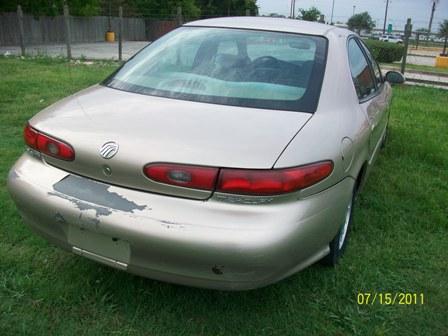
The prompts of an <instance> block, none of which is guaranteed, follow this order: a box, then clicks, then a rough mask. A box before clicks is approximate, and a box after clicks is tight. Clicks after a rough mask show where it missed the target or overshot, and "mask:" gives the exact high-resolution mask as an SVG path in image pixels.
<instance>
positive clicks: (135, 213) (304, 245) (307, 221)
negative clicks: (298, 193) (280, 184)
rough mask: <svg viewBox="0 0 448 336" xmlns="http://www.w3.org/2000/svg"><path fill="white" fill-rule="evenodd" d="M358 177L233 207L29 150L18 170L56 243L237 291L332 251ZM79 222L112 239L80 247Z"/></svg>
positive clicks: (40, 223)
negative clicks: (309, 192) (146, 187)
mask: <svg viewBox="0 0 448 336" xmlns="http://www.w3.org/2000/svg"><path fill="white" fill-rule="evenodd" d="M353 184H354V181H353V180H352V179H350V178H347V179H345V180H343V181H342V182H340V183H338V184H336V185H335V186H333V187H331V188H329V189H327V190H325V191H323V192H321V193H319V194H316V195H313V196H310V197H307V198H305V199H301V200H295V201H288V202H284V203H277V204H257V205H254V204H230V203H225V202H222V201H220V200H219V199H215V198H213V197H212V198H211V199H209V200H208V201H201V200H189V199H182V198H176V197H169V196H162V195H156V194H151V193H148V192H142V191H137V190H131V189H127V188H121V187H116V186H111V185H107V184H104V183H101V182H96V181H93V180H90V179H88V178H85V177H80V176H76V175H72V174H69V173H67V172H66V171H63V170H61V169H58V168H55V167H53V166H50V165H48V164H46V163H45V162H43V161H42V160H40V159H39V158H35V157H33V156H31V155H30V154H28V153H25V154H23V156H22V157H21V158H20V159H19V160H18V161H17V163H16V164H15V166H14V167H13V168H12V169H11V173H10V174H9V177H8V189H9V191H10V193H11V196H12V198H13V199H14V201H15V203H16V205H17V207H18V209H19V211H20V213H21V214H22V216H23V219H24V222H25V223H26V224H27V225H29V226H30V227H31V228H32V229H33V230H34V231H36V232H37V233H39V234H40V235H41V236H43V237H44V238H46V239H47V240H49V241H50V242H52V243H54V244H57V245H58V246H60V247H62V248H64V249H67V250H69V251H73V250H75V251H79V250H82V251H85V252H84V253H81V252H82V251H81V252H80V253H77V254H81V255H83V256H86V257H90V258H91V259H94V260H95V261H98V262H103V263H105V264H107V265H110V266H113V267H117V268H119V269H126V270H127V271H128V272H131V273H135V274H139V275H142V276H145V277H149V278H153V279H158V280H162V281H167V282H174V283H179V284H184V285H190V286H198V287H207V288H214V289H227V290H243V289H252V288H257V287H262V286H265V285H268V284H271V283H274V282H276V281H279V280H281V279H283V278H285V277H287V276H289V275H291V274H293V273H295V272H297V271H299V270H300V269H302V268H304V267H306V266H308V265H310V264H312V263H313V262H315V261H317V260H318V259H320V258H321V257H323V256H324V255H325V254H326V253H328V242H329V241H330V240H331V239H332V238H333V237H334V236H335V235H336V233H337V231H338V227H339V223H342V222H343V218H344V215H345V204H346V202H347V200H348V199H349V197H351V190H352V188H353ZM86 190H88V192H86ZM70 228H77V229H80V230H84V231H85V232H86V234H89V233H92V235H99V236H101V237H104V239H105V240H102V239H103V238H101V239H98V244H97V245H95V244H94V243H92V244H91V245H89V246H90V247H89V248H90V250H88V249H85V248H83V247H80V246H74V245H73V241H70V239H69V232H70V230H71V229H70ZM108 240H110V241H111V242H112V243H109V242H108ZM117 241H122V242H125V243H126V244H128V246H129V257H128V260H127V261H128V263H123V261H120V260H117V259H119V257H116V258H114V256H113V252H111V251H113V250H114V248H113V246H114V245H113V244H114V242H117ZM81 244H82V243H81ZM109 244H110V246H109ZM94 250H95V251H94ZM104 254H106V255H104ZM107 254H108V255H107ZM106 261H107V262H106ZM124 265H126V267H124Z"/></svg>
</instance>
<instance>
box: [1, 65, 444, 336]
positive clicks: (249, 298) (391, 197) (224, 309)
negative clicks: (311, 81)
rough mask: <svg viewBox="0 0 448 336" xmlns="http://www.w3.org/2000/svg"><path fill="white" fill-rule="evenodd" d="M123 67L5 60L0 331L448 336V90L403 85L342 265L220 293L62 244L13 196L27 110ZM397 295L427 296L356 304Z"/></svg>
mask: <svg viewBox="0 0 448 336" xmlns="http://www.w3.org/2000/svg"><path fill="white" fill-rule="evenodd" d="M115 67H116V65H113V64H108V63H106V64H94V65H75V64H69V63H66V62H64V61H54V60H53V61H50V60H45V59H42V60H29V59H25V60H20V59H5V58H0V78H1V80H0V148H1V152H0V153H1V161H0V179H1V185H0V335H22V334H23V335H25V334H26V335H28V334H30V335H31V334H32V335H80V334H88V335H104V334H113V335H176V336H180V335H239V334H242V335H282V336H283V335H313V334H315V335H434V336H435V335H447V334H448V318H447V312H448V261H447V260H448V258H447V257H448V219H447V216H448V210H447V209H448V204H447V201H448V172H447V169H448V131H447V125H448V108H447V107H448V91H444V90H437V89H431V88H424V87H415V86H403V87H396V88H395V89H394V100H393V105H392V109H391V119H390V137H389V140H388V144H387V147H386V148H385V150H384V151H383V152H382V153H381V155H380V157H379V159H378V161H377V162H376V165H375V167H374V169H373V171H372V174H371V175H370V177H369V180H368V182H367V185H366V187H365V189H364V192H363V194H362V195H361V197H360V199H359V201H358V203H357V206H356V209H355V227H354V231H353V232H352V236H351V241H350V245H349V247H348V249H347V251H346V255H345V258H344V259H343V260H342V262H341V264H340V265H339V266H338V267H337V268H336V269H335V270H332V269H329V268H325V267H323V266H320V265H314V266H312V267H310V268H308V269H306V270H304V271H302V272H301V273H299V274H296V275H294V276H292V277H290V278H288V279H286V280H284V281H282V282H280V283H278V284H275V285H271V286H269V287H266V288H263V289H260V290H255V291H249V292H218V291H210V290H202V289H195V288H188V287H182V286H176V285H171V284H166V283H161V282H156V281H152V280H149V279H144V278H140V277H137V276H133V275H130V274H127V273H124V272H120V271H116V270H114V269H111V268H108V267H106V266H101V265H99V264H96V263H94V262H91V261H89V260H87V259H83V258H81V257H78V256H75V255H72V254H70V253H67V252H64V251H61V250H59V249H58V248H55V247H52V246H50V245H49V244H48V243H47V242H46V241H44V240H43V239H41V238H40V237H38V236H36V235H34V234H33V233H31V231H30V230H29V229H28V228H27V227H25V226H24V225H23V224H22V221H21V219H20V216H19V214H18V213H17V211H16V209H15V207H14V205H13V202H12V201H11V200H10V198H9V196H8V193H7V191H6V188H5V179H6V176H7V173H8V169H9V168H10V166H11V165H12V164H13V162H14V161H15V160H16V159H17V158H18V157H19V155H20V154H21V153H22V152H23V150H24V145H23V142H22V135H21V133H22V127H23V125H24V123H25V122H26V120H27V119H28V118H30V117H31V116H32V115H34V114H35V113H37V112H38V111H39V110H41V109H43V108H44V107H45V106H47V105H49V104H51V103H53V102H55V101H57V100H58V99H60V98H62V97H64V96H66V95H68V94H70V93H73V92H75V91H77V90H79V89H81V88H84V87H86V86H89V85H91V84H93V83H96V82H98V81H100V80H101V79H103V78H104V77H105V76H106V75H107V74H109V73H111V72H112V71H113V70H114V69H115ZM398 292H403V293H417V294H418V295H419V297H420V294H423V295H424V303H423V304H420V302H419V304H416V305H398V304H395V305H381V304H379V303H378V301H377V302H376V303H375V304H373V305H358V303H357V294H358V293H393V294H395V293H398ZM372 295H373V294H372Z"/></svg>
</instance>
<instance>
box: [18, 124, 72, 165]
mask: <svg viewBox="0 0 448 336" xmlns="http://www.w3.org/2000/svg"><path fill="white" fill-rule="evenodd" d="M23 135H24V138H25V142H26V144H27V145H28V146H30V147H31V148H34V149H36V150H38V151H39V152H42V153H44V154H46V155H49V156H52V157H55V158H57V159H61V160H66V161H72V160H74V159H75V151H74V150H73V148H72V147H71V146H70V145H69V144H67V143H65V142H63V141H61V140H57V139H54V138H52V137H50V136H48V135H46V134H42V133H39V132H38V131H37V130H35V129H34V128H32V127H31V126H30V125H26V126H25V129H24V132H23Z"/></svg>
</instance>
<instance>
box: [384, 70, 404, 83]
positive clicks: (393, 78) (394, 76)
mask: <svg viewBox="0 0 448 336" xmlns="http://www.w3.org/2000/svg"><path fill="white" fill-rule="evenodd" d="M384 78H385V79H386V81H387V82H389V83H391V84H403V83H404V81H405V80H406V79H405V78H404V76H403V75H402V74H401V73H400V72H398V71H388V72H387V73H386V76H385V77H384Z"/></svg>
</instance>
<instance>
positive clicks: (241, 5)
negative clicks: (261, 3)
mask: <svg viewBox="0 0 448 336" xmlns="http://www.w3.org/2000/svg"><path fill="white" fill-rule="evenodd" d="M196 3H197V5H198V6H199V8H200V9H201V13H202V16H203V17H214V16H226V15H232V16H236V15H245V14H246V9H249V10H250V12H251V14H252V15H255V14H257V13H258V6H257V1H256V0H196Z"/></svg>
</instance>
